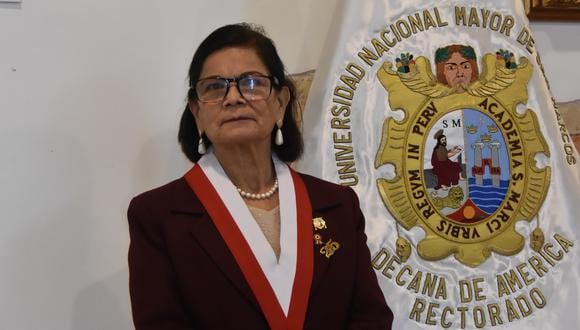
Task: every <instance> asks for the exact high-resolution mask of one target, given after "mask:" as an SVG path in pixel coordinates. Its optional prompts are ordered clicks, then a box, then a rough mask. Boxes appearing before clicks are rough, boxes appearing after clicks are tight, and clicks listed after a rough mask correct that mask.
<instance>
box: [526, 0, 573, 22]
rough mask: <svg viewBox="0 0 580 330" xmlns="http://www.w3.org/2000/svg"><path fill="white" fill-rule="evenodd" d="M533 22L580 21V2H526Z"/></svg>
mask: <svg viewBox="0 0 580 330" xmlns="http://www.w3.org/2000/svg"><path fill="white" fill-rule="evenodd" d="M524 5H525V7H526V13H527V14H528V17H529V18H530V19H531V20H539V21H579V22H580V0H524Z"/></svg>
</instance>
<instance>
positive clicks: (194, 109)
mask: <svg viewBox="0 0 580 330" xmlns="http://www.w3.org/2000/svg"><path fill="white" fill-rule="evenodd" d="M187 106H188V108H189V111H190V112H191V114H192V115H193V118H195V124H196V125H197V131H198V132H201V127H200V126H199V125H200V123H199V104H198V103H197V102H196V101H193V100H189V101H187Z"/></svg>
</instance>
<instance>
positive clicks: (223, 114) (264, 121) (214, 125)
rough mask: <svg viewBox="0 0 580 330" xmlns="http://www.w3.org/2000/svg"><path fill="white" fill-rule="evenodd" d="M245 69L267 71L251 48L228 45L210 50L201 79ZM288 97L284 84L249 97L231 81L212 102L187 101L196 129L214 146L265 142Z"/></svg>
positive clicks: (235, 74)
mask: <svg viewBox="0 0 580 330" xmlns="http://www.w3.org/2000/svg"><path fill="white" fill-rule="evenodd" d="M248 73H256V74H261V75H265V76H268V75H270V73H269V72H268V70H267V69H266V66H265V65H264V63H262V61H261V60H260V58H259V57H258V55H257V54H256V51H255V50H254V49H253V48H240V47H230V48H224V49H221V50H218V51H216V52H215V53H213V54H211V55H210V56H208V57H207V59H206V60H205V62H204V64H203V67H202V70H201V74H200V77H199V78H200V79H204V78H208V77H223V78H234V77H239V76H241V75H244V74H248ZM288 100H289V92H288V88H287V87H286V86H284V87H282V89H281V90H280V91H277V90H276V89H275V88H274V87H272V92H271V94H270V96H269V97H268V98H266V99H264V100H258V101H248V100H246V99H245V98H244V97H243V96H242V95H240V93H239V91H238V89H237V88H236V86H235V83H233V82H232V83H230V88H229V90H228V91H227V93H226V95H225V97H224V99H223V100H221V101H218V102H215V103H203V102H200V101H190V109H191V111H192V112H193V115H194V116H195V120H196V123H197V127H198V130H200V131H201V132H203V133H205V135H206V136H207V137H208V139H209V140H210V141H211V142H212V144H213V145H214V147H219V146H222V145H226V146H227V145H228V144H229V145H234V144H252V143H267V144H268V145H270V135H271V133H272V129H273V127H274V125H275V124H276V121H277V120H279V119H282V118H283V116H284V111H285V109H286V105H287V104H288Z"/></svg>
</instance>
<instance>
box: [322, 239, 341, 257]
mask: <svg viewBox="0 0 580 330" xmlns="http://www.w3.org/2000/svg"><path fill="white" fill-rule="evenodd" d="M339 248H340V244H339V243H338V242H333V241H332V239H329V240H328V242H326V244H325V245H324V246H323V247H321V248H320V253H322V254H324V256H325V257H327V258H329V259H330V257H331V256H332V255H333V254H334V252H336V250H338V249H339Z"/></svg>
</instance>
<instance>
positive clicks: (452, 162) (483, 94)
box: [375, 45, 550, 267]
mask: <svg viewBox="0 0 580 330" xmlns="http://www.w3.org/2000/svg"><path fill="white" fill-rule="evenodd" d="M481 63H482V70H481V72H480V70H479V68H478V61H477V56H476V54H475V51H474V50H473V48H472V47H470V46H466V45H450V46H446V47H442V48H439V49H438V50H437V52H436V54H435V67H436V74H435V75H434V74H433V73H432V71H431V63H430V61H429V60H428V59H427V58H426V57H423V56H421V57H418V58H416V59H415V58H414V57H413V55H411V54H402V55H401V57H400V58H397V61H396V63H395V65H393V64H392V63H384V64H383V66H382V67H381V68H380V69H379V71H378V73H377V75H378V79H379V81H380V82H381V84H382V86H383V87H384V88H385V89H386V90H387V92H388V98H389V99H388V101H389V105H390V107H391V109H392V110H394V111H397V110H401V111H402V112H403V113H404V115H403V116H402V117H403V118H402V119H400V116H399V117H397V118H394V117H390V118H389V119H387V120H386V121H385V123H384V125H383V131H382V132H383V133H382V139H381V144H380V147H379V150H378V152H377V155H376V159H375V167H376V168H378V167H380V166H383V165H385V164H391V165H392V166H394V168H395V176H394V177H393V178H380V179H378V180H377V185H378V189H379V192H380V195H381V197H382V200H383V202H384V203H385V205H386V207H387V209H388V210H389V211H390V212H391V213H392V214H393V216H394V218H395V219H396V221H397V222H398V223H399V224H400V225H401V226H402V227H404V228H405V229H407V230H409V229H411V228H412V227H414V226H420V227H421V228H423V230H424V231H425V233H426V235H425V238H424V239H423V240H421V241H420V242H419V243H418V244H417V252H418V254H419V256H420V257H422V258H423V259H426V260H433V261H435V260H440V259H442V258H445V257H447V256H449V255H451V254H453V255H454V256H455V258H456V259H457V260H458V261H460V262H461V263H463V264H466V265H468V266H471V267H475V266H477V265H479V264H481V263H482V262H484V261H485V260H486V259H487V258H488V257H489V256H490V255H491V252H496V253H499V254H502V255H513V254H516V253H518V252H519V251H521V249H522V248H523V246H524V242H525V239H524V237H522V236H521V235H520V234H518V233H517V232H516V230H515V223H516V222H517V221H520V220H527V221H531V220H532V219H533V218H534V217H535V216H536V215H537V213H538V211H539V208H540V207H541V205H542V203H543V201H544V199H545V197H546V193H547V190H548V186H549V184H548V183H549V180H550V168H549V167H543V168H542V167H540V166H538V165H537V164H536V159H535V156H536V155H537V154H539V153H543V154H545V155H546V156H549V151H548V147H547V144H546V141H545V140H544V138H543V136H542V134H541V132H540V129H539V124H538V119H537V117H536V115H535V113H534V111H532V110H529V109H527V110H526V109H524V110H520V111H518V109H517V106H518V105H519V104H525V103H526V102H527V98H528V94H527V84H528V81H529V79H530V76H531V74H532V64H531V63H530V62H529V61H528V60H527V59H526V58H525V57H522V58H520V59H519V64H518V63H516V59H515V57H514V56H513V54H512V53H510V52H509V51H507V50H503V49H500V50H499V51H498V52H496V53H495V54H491V53H490V54H485V55H484V56H483V58H482V61H481ZM405 254H406V255H407V256H408V251H407V253H405Z"/></svg>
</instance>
